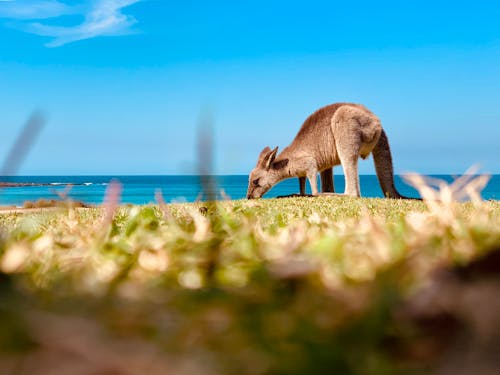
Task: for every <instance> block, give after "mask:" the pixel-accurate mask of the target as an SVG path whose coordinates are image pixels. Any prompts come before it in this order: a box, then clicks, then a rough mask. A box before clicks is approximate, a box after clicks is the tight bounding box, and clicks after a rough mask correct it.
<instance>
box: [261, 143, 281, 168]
mask: <svg viewBox="0 0 500 375" xmlns="http://www.w3.org/2000/svg"><path fill="white" fill-rule="evenodd" d="M277 153H278V147H276V148H275V149H274V150H272V151H271V152H270V153H269V154H268V155H267V156H266V158H265V159H264V161H265V167H266V169H267V170H269V168H271V165H272V164H273V162H274V159H276V154H277Z"/></svg>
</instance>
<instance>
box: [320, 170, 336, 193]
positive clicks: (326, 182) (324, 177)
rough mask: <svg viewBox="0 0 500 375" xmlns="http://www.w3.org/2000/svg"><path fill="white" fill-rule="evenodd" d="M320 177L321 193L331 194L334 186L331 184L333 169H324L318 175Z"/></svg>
mask: <svg viewBox="0 0 500 375" xmlns="http://www.w3.org/2000/svg"><path fill="white" fill-rule="evenodd" d="M320 175H321V192H323V193H333V192H335V186H334V183H333V168H328V169H325V170H324V171H322V172H321V173H320Z"/></svg>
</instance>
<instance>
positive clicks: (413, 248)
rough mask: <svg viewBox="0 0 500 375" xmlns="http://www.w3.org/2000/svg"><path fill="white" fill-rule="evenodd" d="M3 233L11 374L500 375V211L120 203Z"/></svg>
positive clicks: (1, 293)
mask: <svg viewBox="0 0 500 375" xmlns="http://www.w3.org/2000/svg"><path fill="white" fill-rule="evenodd" d="M0 228H1V232H0V233H1V239H0V271H1V272H0V277H1V280H0V373H1V374H56V375H57V374H70V375H71V374H144V373H147V374H235V373H237V374H308V373H310V374H327V373H328V374H332V373H336V374H403V373H404V374H408V373H410V374H411V373H416V374H419V373H429V372H432V373H443V374H445V373H454V374H462V373H463V374H468V373H476V374H481V373H484V374H486V373H490V372H488V371H491V370H492V369H498V368H499V367H498V365H499V358H500V351H499V348H500V332H499V330H500V318H499V316H500V300H499V297H498V296H499V295H500V293H499V291H500V289H499V287H500V276H499V275H500V257H499V254H500V203H499V202H498V201H489V202H483V201H479V200H477V199H475V200H474V202H473V203H472V202H469V203H455V202H454V201H453V199H447V198H446V196H444V198H443V199H442V201H434V202H426V203H424V202H419V201H405V200H390V199H367V198H358V199H356V198H348V197H321V198H287V199H269V200H256V201H226V202H220V203H217V204H216V203H194V204H182V205H164V204H161V205H156V206H121V207H115V206H114V205H113V204H108V205H104V206H103V207H101V208H73V207H69V208H58V209H55V210H41V211H39V212H29V213H22V212H11V213H1V212H0ZM495 267H496V268H495ZM471 370H473V371H471ZM491 373H494V372H491Z"/></svg>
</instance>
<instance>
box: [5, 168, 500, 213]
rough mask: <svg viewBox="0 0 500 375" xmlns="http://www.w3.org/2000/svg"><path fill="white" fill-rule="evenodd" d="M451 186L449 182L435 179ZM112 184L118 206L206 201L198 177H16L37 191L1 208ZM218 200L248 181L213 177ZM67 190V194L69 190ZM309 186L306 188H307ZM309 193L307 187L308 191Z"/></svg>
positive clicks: (498, 187)
mask: <svg viewBox="0 0 500 375" xmlns="http://www.w3.org/2000/svg"><path fill="white" fill-rule="evenodd" d="M431 177H434V178H439V179H443V180H446V181H448V182H451V181H453V180H454V177H453V176H449V175H433V176H431ZM111 180H116V181H119V182H120V183H121V184H122V187H123V190H122V196H121V201H122V203H132V204H148V203H154V202H155V192H156V191H157V190H160V191H161V192H162V194H163V197H164V200H165V202H167V203H175V202H194V201H196V200H200V199H201V200H204V199H206V197H205V196H204V195H203V193H202V192H203V189H202V187H201V183H200V177H199V176H16V177H4V178H1V177H0V182H9V183H31V184H39V186H19V187H3V188H0V205H9V206H18V207H20V206H22V205H23V204H24V202H26V201H36V200H39V199H58V194H61V193H63V192H65V191H68V190H67V189H69V193H68V197H69V198H70V199H72V200H75V201H81V202H85V203H88V204H101V203H102V202H103V198H104V194H105V191H106V189H107V187H108V184H109V182H110V181H111ZM214 181H215V184H216V191H217V199H224V198H226V197H229V198H231V199H242V198H245V195H246V190H247V184H248V176H246V175H234V176H215V177H214ZM395 182H396V187H397V189H398V191H399V192H400V193H401V194H404V195H407V196H410V197H417V196H418V193H417V191H416V190H415V189H413V188H412V187H410V186H408V185H407V184H406V183H405V182H404V181H403V179H402V178H401V177H399V176H396V178H395ZM68 185H71V188H69V187H68ZM307 185H308V184H307ZM360 186H361V195H362V196H363V197H383V194H382V191H381V189H380V186H379V184H378V180H377V177H376V176H375V175H361V176H360ZM307 189H309V186H307ZM335 189H336V191H337V192H343V191H344V176H342V175H338V176H335ZM298 192H299V183H298V179H296V178H293V179H288V180H285V181H282V182H281V183H279V184H278V185H276V186H275V187H273V188H272V189H271V190H270V191H269V192H268V193H267V194H266V195H265V196H264V198H266V197H276V196H279V195H287V194H293V193H298ZM482 197H483V198H484V199H495V200H497V199H500V175H493V176H491V180H490V181H489V183H488V185H487V186H486V188H485V189H484V190H483V192H482Z"/></svg>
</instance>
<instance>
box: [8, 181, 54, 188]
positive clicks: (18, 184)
mask: <svg viewBox="0 0 500 375" xmlns="http://www.w3.org/2000/svg"><path fill="white" fill-rule="evenodd" d="M49 185H50V184H47V183H39V182H0V188H2V187H25V186H49Z"/></svg>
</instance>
